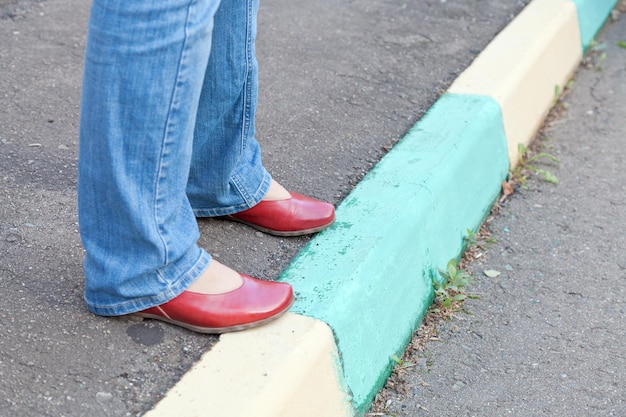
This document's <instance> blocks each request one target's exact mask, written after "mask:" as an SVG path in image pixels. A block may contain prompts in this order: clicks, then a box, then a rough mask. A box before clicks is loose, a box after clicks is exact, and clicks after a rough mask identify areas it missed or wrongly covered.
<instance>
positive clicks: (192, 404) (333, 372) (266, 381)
mask: <svg viewBox="0 0 626 417" xmlns="http://www.w3.org/2000/svg"><path fill="white" fill-rule="evenodd" d="M339 372H341V367H340V366H339V354H338V352H337V349H336V347H335V341H334V339H333V334H332V332H331V331H330V328H329V327H328V326H327V325H326V324H325V323H323V322H321V321H319V320H314V319H311V318H309V317H303V316H299V315H297V314H293V313H287V314H286V315H285V316H283V317H281V318H280V320H276V321H274V322H272V323H270V324H267V325H265V326H262V327H259V328H256V329H251V330H248V331H245V332H236V333H228V334H225V335H223V336H221V337H220V341H219V343H218V344H217V345H216V346H214V347H213V349H211V350H210V351H209V352H207V353H205V354H204V356H203V357H202V358H201V359H200V360H199V361H198V363H196V364H195V365H194V366H193V367H192V368H191V370H190V371H189V372H187V373H186V374H185V375H184V376H183V377H182V379H181V380H180V381H179V382H178V383H177V384H176V385H175V386H174V387H173V388H172V389H171V390H170V391H169V392H168V394H167V396H166V397H165V398H163V400H161V402H159V404H158V405H157V407H155V408H154V409H152V410H151V411H149V412H148V413H146V414H145V417H172V416H185V417H201V416H208V415H212V416H220V417H223V416H227V417H250V416H254V417H293V416H298V417H319V416H333V417H349V416H351V415H352V409H351V405H350V398H349V397H348V396H347V394H345V393H346V389H345V388H344V387H342V386H340V385H339V382H340V381H341V377H340V375H339V374H338V373H339Z"/></svg>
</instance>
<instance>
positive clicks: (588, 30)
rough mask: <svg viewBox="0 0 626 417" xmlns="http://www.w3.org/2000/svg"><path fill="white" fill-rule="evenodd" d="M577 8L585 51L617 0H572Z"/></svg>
mask: <svg viewBox="0 0 626 417" xmlns="http://www.w3.org/2000/svg"><path fill="white" fill-rule="evenodd" d="M572 1H573V2H574V4H576V8H577V9H578V18H579V24H580V34H581V38H582V46H583V50H584V51H586V50H587V48H588V47H589V45H590V44H591V41H592V40H593V38H594V37H595V36H596V33H598V30H600V28H601V27H602V25H603V24H604V22H605V21H606V19H607V18H608V17H609V15H610V14H611V10H613V8H614V7H615V6H616V5H617V3H618V1H619V0H572Z"/></svg>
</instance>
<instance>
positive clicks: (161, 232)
mask: <svg viewBox="0 0 626 417" xmlns="http://www.w3.org/2000/svg"><path fill="white" fill-rule="evenodd" d="M257 9H258V0H222V1H220V0H159V1H138V0H94V2H93V5H92V9H91V17H90V21H89V30H88V40H87V49H86V53H85V69H84V75H83V91H82V102H81V120H80V156H79V177H78V209H79V224H80V232H81V238H82V241H83V245H84V248H85V251H86V255H85V263H84V269H85V301H86V304H87V307H88V308H89V309H90V310H91V311H93V312H94V313H96V314H100V315H122V314H127V313H131V312H135V311H139V310H143V309H145V308H148V307H152V306H155V305H158V304H162V303H164V302H166V301H169V300H170V299H172V298H174V297H176V296H177V295H179V294H180V293H181V292H183V291H184V290H185V289H186V288H187V287H188V286H189V285H191V283H193V282H194V281H195V280H196V279H197V278H198V277H199V276H200V274H201V273H202V272H203V271H204V270H205V269H206V268H207V266H208V265H209V262H210V261H211V257H210V255H209V254H208V253H207V252H205V251H204V250H203V249H201V248H199V247H198V245H197V240H198V238H199V231H198V225H197V222H196V217H201V216H217V215H226V214H230V213H235V212H238V211H241V210H245V209H247V208H249V207H252V206H254V205H255V204H256V203H258V202H259V201H260V200H261V199H262V198H263V196H264V195H265V193H266V192H267V190H268V188H269V184H270V181H271V177H270V175H269V174H268V172H267V171H266V170H265V169H264V168H263V165H262V163H261V155H260V149H259V144H258V143H257V141H256V140H255V138H254V114H255V109H256V101H257V63H256V59H255V51H254V41H255V36H256V14H257Z"/></svg>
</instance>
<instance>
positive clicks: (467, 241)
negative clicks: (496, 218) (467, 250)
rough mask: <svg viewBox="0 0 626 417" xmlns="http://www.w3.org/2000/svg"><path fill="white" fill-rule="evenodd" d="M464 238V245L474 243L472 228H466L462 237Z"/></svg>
mask: <svg viewBox="0 0 626 417" xmlns="http://www.w3.org/2000/svg"><path fill="white" fill-rule="evenodd" d="M463 239H464V240H465V246H467V247H469V246H475V245H476V232H474V231H473V230H472V229H467V236H465V237H464V238H463Z"/></svg>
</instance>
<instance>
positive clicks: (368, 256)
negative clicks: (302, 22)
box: [146, 0, 617, 417]
mask: <svg viewBox="0 0 626 417" xmlns="http://www.w3.org/2000/svg"><path fill="white" fill-rule="evenodd" d="M615 4H617V0H534V1H533V2H532V3H530V4H529V5H528V6H527V7H526V8H525V9H524V10H523V11H522V13H520V15H519V16H518V17H517V18H516V19H515V20H514V21H513V22H512V23H511V24H510V25H509V26H507V28H506V29H505V30H504V31H502V33H501V34H499V35H498V36H497V37H496V38H495V39H494V40H493V41H492V43H491V44H489V46H488V47H487V48H486V49H485V50H484V51H483V52H482V53H481V54H480V55H479V57H477V59H476V60H475V61H474V63H472V65H471V66H470V67H469V68H468V69H467V70H466V71H465V72H464V73H463V74H461V76H460V77H459V78H458V79H457V80H456V81H455V83H454V84H453V85H452V86H451V88H450V89H449V91H448V93H446V94H444V95H443V96H442V97H441V98H440V99H439V100H438V101H437V103H435V105H434V106H433V107H432V108H431V109H430V110H429V111H428V112H427V114H426V115H425V116H424V117H423V118H422V119H421V120H420V121H419V122H418V123H417V124H416V125H415V126H414V127H413V129H411V131H409V133H408V134H407V135H406V136H405V137H404V138H403V139H402V140H401V141H399V142H398V144H397V145H396V146H395V147H394V148H393V149H392V150H391V151H390V152H389V153H388V154H387V155H386V156H385V157H384V158H383V159H382V160H381V161H380V163H379V164H378V165H376V167H375V168H374V169H373V170H372V171H371V172H370V173H368V174H367V175H366V177H365V178H364V179H363V181H362V182H361V183H360V184H359V185H358V186H357V187H356V188H355V189H354V190H353V192H352V193H351V194H350V195H349V196H348V197H347V198H346V199H345V200H344V201H343V202H342V203H341V205H340V206H339V207H338V208H337V219H338V220H337V223H336V224H335V225H334V226H333V227H331V228H330V229H327V230H326V231H324V232H322V233H320V234H319V235H318V236H316V237H315V238H314V239H312V240H311V241H310V242H309V244H308V245H307V246H306V247H305V248H304V249H303V250H302V251H301V252H300V254H299V255H298V256H297V257H296V259H295V260H294V261H293V263H292V264H291V265H290V266H289V268H287V269H286V270H285V272H284V273H283V275H282V276H281V278H280V279H281V280H283V281H286V282H290V283H291V284H292V285H293V286H294V289H295V291H296V294H297V297H298V298H297V301H296V304H295V305H294V307H293V311H294V312H297V313H301V314H303V315H304V316H303V315H299V314H294V313H288V314H286V315H285V316H284V317H282V318H281V319H279V320H277V321H276V322H274V323H272V324H269V325H266V326H263V327H261V328H258V329H253V330H248V331H245V332H240V333H231V334H227V335H223V336H221V338H220V341H219V342H218V343H217V344H216V345H215V346H214V347H213V348H212V349H211V350H210V351H209V352H207V353H206V354H205V355H204V356H203V357H202V358H201V360H200V361H199V362H198V363H197V364H196V365H195V366H194V367H193V368H192V369H191V370H190V371H189V372H188V373H187V374H186V375H184V376H183V378H182V379H181V380H180V381H179V382H178V383H177V384H176V385H175V386H174V387H173V388H172V389H171V390H170V391H169V392H168V394H167V395H166V396H165V398H164V399H163V400H161V401H160V402H159V403H158V404H156V405H155V407H154V408H153V409H152V410H151V411H149V412H148V413H147V414H146V416H148V417H159V416H170V415H179V414H180V415H187V416H208V415H219V416H222V417H239V416H251V415H254V416H259V417H265V416H268V417H269V416H272V417H287V416H299V417H308V416H311V417H313V416H329V417H344V416H346V417H347V416H353V415H363V414H364V413H365V412H366V411H367V409H368V408H369V406H370V404H371V401H372V399H373V397H374V396H375V394H376V392H377V391H378V390H379V389H380V388H381V387H382V385H383V384H384V381H385V380H386V378H387V377H388V375H389V373H390V371H391V369H392V366H393V362H392V361H391V360H390V357H391V355H393V354H398V355H400V354H401V352H403V351H404V349H405V347H406V344H407V343H408V341H409V340H410V337H411V335H412V332H413V330H414V329H415V327H416V326H417V325H418V324H419V322H420V321H421V319H422V317H423V315H424V314H425V312H426V310H427V309H428V307H429V305H430V303H431V301H432V296H433V294H432V284H431V280H432V279H433V277H435V276H436V271H437V268H442V267H444V266H445V265H446V263H447V261H448V260H449V259H450V258H454V257H458V256H459V255H460V253H461V250H462V245H463V237H464V236H465V235H466V231H467V229H472V230H474V229H476V228H477V227H478V226H479V225H480V223H481V221H482V220H483V218H484V216H485V215H486V213H487V212H488V211H489V209H490V207H491V205H492V203H493V201H494V199H495V198H496V197H497V195H498V193H499V188H500V181H501V180H502V179H503V178H504V177H505V176H506V174H507V172H508V170H509V166H510V165H509V164H510V163H512V164H515V163H516V161H517V144H518V143H525V144H527V143H528V142H529V141H530V140H531V139H532V137H533V136H534V134H535V132H536V130H537V128H538V127H539V126H540V125H541V123H542V122H543V119H544V118H545V115H546V114H547V112H548V111H549V109H550V108H551V106H552V104H553V102H554V98H555V90H556V92H557V93H558V91H559V89H562V87H563V85H564V84H565V83H566V82H567V80H568V78H569V77H570V76H571V74H572V73H573V71H574V70H575V69H576V67H577V65H578V64H579V62H580V59H581V56H582V53H583V50H585V49H586V48H587V47H589V45H590V44H591V41H592V39H593V36H595V34H596V33H597V31H598V30H599V29H600V27H601V26H602V24H603V23H604V21H605V20H606V18H607V16H608V15H609V14H610V12H611V10H612V8H613V7H614V6H615ZM505 61H506V62H505ZM555 86H559V87H558V89H555ZM561 91H562V90H561ZM306 316H309V317H306ZM329 326H330V327H329ZM331 329H332V330H331Z"/></svg>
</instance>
